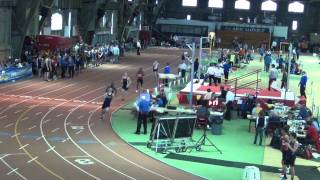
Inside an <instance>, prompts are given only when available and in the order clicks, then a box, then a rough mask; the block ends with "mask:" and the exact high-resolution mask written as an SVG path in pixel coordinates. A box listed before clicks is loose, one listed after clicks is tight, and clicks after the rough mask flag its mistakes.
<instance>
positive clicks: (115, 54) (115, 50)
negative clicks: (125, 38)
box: [112, 45, 120, 64]
mask: <svg viewBox="0 0 320 180" xmlns="http://www.w3.org/2000/svg"><path fill="white" fill-rule="evenodd" d="M112 51H113V57H114V63H115V64H118V63H119V55H120V49H119V47H118V45H115V46H114V47H113V50H112Z"/></svg>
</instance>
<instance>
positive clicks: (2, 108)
mask: <svg viewBox="0 0 320 180" xmlns="http://www.w3.org/2000/svg"><path fill="white" fill-rule="evenodd" d="M8 99H10V98H4V99H1V100H0V102H3V101H6V100H8ZM3 108H4V107H2V108H0V110H1V109H3Z"/></svg>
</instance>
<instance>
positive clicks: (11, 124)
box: [4, 123, 14, 128]
mask: <svg viewBox="0 0 320 180" xmlns="http://www.w3.org/2000/svg"><path fill="white" fill-rule="evenodd" d="M13 125H14V123H10V124H8V125H6V126H5V127H4V128H8V127H10V126H13Z"/></svg>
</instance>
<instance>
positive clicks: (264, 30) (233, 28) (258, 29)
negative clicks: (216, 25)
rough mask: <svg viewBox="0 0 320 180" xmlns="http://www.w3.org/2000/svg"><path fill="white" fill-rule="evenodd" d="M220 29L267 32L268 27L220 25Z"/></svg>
mask: <svg viewBox="0 0 320 180" xmlns="http://www.w3.org/2000/svg"><path fill="white" fill-rule="evenodd" d="M220 30H228V31H243V32H264V33H268V32H269V28H262V27H253V26H251V27H242V26H226V25H221V27H220Z"/></svg>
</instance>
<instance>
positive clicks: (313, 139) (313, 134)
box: [306, 121, 319, 144]
mask: <svg viewBox="0 0 320 180" xmlns="http://www.w3.org/2000/svg"><path fill="white" fill-rule="evenodd" d="M306 130H307V138H306V142H307V143H309V144H316V143H317V141H318V140H319V134H318V132H317V129H316V128H315V127H314V126H313V125H312V121H308V122H307V128H306Z"/></svg>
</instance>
